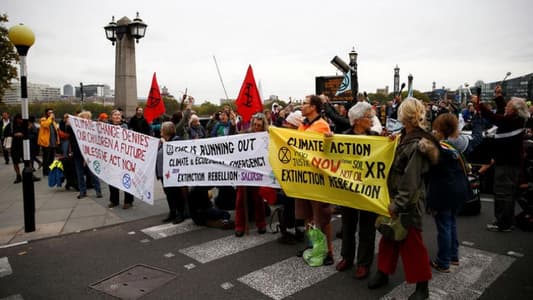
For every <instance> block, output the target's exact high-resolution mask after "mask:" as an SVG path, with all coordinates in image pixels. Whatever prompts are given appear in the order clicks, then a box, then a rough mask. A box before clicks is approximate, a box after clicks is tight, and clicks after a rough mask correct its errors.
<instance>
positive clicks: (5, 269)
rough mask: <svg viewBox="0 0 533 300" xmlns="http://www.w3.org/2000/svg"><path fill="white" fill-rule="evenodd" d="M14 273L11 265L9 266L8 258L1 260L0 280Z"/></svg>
mask: <svg viewBox="0 0 533 300" xmlns="http://www.w3.org/2000/svg"><path fill="white" fill-rule="evenodd" d="M12 273H13V270H12V269H11V265H10V264H9V260H8V259H7V257H2V258H0V278H1V277H5V276H8V275H11V274H12Z"/></svg>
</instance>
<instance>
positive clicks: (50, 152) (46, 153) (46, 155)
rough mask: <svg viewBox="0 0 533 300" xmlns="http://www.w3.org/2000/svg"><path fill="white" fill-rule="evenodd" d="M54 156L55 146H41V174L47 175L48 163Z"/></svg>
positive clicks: (50, 162)
mask: <svg viewBox="0 0 533 300" xmlns="http://www.w3.org/2000/svg"><path fill="white" fill-rule="evenodd" d="M55 157H56V148H55V147H43V175H44V176H47V175H48V173H50V165H51V164H52V163H53V162H54V159H55Z"/></svg>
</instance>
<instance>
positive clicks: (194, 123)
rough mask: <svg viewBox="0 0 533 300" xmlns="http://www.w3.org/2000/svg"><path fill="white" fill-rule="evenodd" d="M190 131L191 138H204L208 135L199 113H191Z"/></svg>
mask: <svg viewBox="0 0 533 300" xmlns="http://www.w3.org/2000/svg"><path fill="white" fill-rule="evenodd" d="M188 132H189V139H191V140H195V139H203V138H205V137H207V133H206V131H205V129H204V127H203V126H202V124H200V118H199V117H198V115H196V114H193V115H191V120H190V121H189V129H188Z"/></svg>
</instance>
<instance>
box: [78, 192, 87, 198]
mask: <svg viewBox="0 0 533 300" xmlns="http://www.w3.org/2000/svg"><path fill="white" fill-rule="evenodd" d="M85 197H87V194H85V193H83V194H79V195H78V197H76V198H78V199H81V198H85Z"/></svg>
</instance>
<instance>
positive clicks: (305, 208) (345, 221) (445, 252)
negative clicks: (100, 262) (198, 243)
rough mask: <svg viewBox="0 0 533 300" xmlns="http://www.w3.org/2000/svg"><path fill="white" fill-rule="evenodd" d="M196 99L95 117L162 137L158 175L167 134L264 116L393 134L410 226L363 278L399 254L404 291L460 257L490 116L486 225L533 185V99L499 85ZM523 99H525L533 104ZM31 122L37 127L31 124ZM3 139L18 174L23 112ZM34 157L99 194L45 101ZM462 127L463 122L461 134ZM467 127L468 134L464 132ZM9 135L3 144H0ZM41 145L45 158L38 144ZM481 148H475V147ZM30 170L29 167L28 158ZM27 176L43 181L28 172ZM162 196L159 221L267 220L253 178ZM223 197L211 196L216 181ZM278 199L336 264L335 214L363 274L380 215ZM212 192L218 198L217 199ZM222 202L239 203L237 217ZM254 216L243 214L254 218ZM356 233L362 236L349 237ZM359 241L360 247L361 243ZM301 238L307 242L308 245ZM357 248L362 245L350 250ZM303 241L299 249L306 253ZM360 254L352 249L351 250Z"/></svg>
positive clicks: (32, 130)
mask: <svg viewBox="0 0 533 300" xmlns="http://www.w3.org/2000/svg"><path fill="white" fill-rule="evenodd" d="M192 104H193V99H192V98H191V99H190V101H188V102H187V103H186V105H185V106H184V107H183V110H182V111H178V112H174V113H173V114H172V117H169V118H164V117H160V118H156V119H155V120H154V121H153V122H151V123H149V122H147V120H146V119H145V118H144V116H143V108H142V107H137V109H136V113H135V115H134V116H131V118H130V119H129V120H128V121H127V122H126V118H125V116H123V114H122V112H121V111H120V110H113V112H112V113H111V116H110V119H109V120H108V115H107V114H105V113H102V114H100V115H99V116H98V118H97V120H98V121H101V122H109V123H111V124H114V125H117V126H122V127H123V128H128V129H131V130H134V131H137V132H140V133H143V134H147V135H152V136H155V137H157V138H160V139H161V143H160V147H159V152H158V156H157V163H156V178H157V179H159V180H161V181H162V178H163V174H162V159H163V148H162V143H164V142H168V141H176V140H187V139H203V138H209V137H223V136H228V135H233V134H239V133H249V132H252V133H253V132H259V131H268V130H269V126H276V127H285V128H291V129H295V130H299V131H312V132H318V133H321V134H324V135H325V136H326V137H331V136H333V135H334V134H349V135H355V136H357V135H382V136H390V138H391V139H394V138H399V141H398V142H399V143H398V147H397V149H396V153H395V156H394V161H393V165H392V167H391V171H390V173H389V175H388V181H387V184H388V189H389V194H390V195H389V196H390V206H389V213H390V215H391V217H392V218H393V219H394V218H401V221H402V224H403V226H404V227H405V231H406V235H405V237H404V239H403V240H402V241H400V242H399V241H394V240H389V239H387V238H386V237H385V236H382V238H381V240H380V242H379V249H378V255H377V272H376V273H375V274H374V275H373V276H372V277H371V278H370V280H369V282H368V287H369V288H371V289H374V288H379V287H381V286H383V285H385V284H387V282H388V276H389V275H390V274H392V273H394V271H395V269H396V266H397V260H398V256H401V257H402V261H403V265H404V273H405V279H406V281H407V282H408V283H416V290H415V292H414V293H413V294H412V295H411V297H410V298H409V299H426V298H428V295H429V291H428V282H429V280H431V268H433V269H435V270H437V271H439V272H445V273H448V272H450V270H451V266H454V265H459V264H460V259H459V258H460V256H459V253H458V237H457V224H456V215H457V213H458V211H459V209H460V207H461V201H462V199H466V198H468V197H471V195H470V194H469V187H468V185H469V182H468V181H465V180H463V179H464V178H468V177H467V175H468V173H470V172H472V170H471V169H470V168H469V163H468V162H469V160H470V158H471V157H472V154H473V153H476V149H477V148H479V147H478V146H480V145H481V144H482V143H483V140H484V137H483V136H489V135H490V133H489V132H490V130H489V129H490V128H491V126H497V129H495V132H494V133H493V137H492V139H491V143H490V148H491V150H492V151H490V152H489V153H485V154H486V155H487V157H488V159H487V160H486V161H484V162H483V165H482V166H481V169H480V171H479V172H486V170H488V169H493V173H494V186H493V193H494V198H495V205H494V217H495V221H494V222H493V223H490V224H487V230H490V231H495V232H510V231H512V230H513V228H514V227H513V226H514V224H513V218H514V211H515V203H516V202H517V201H518V200H519V197H520V193H521V192H523V190H524V189H526V188H527V187H528V182H531V178H527V176H526V175H525V171H524V170H525V167H526V164H527V159H529V160H532V159H533V158H532V157H526V156H525V155H524V153H525V149H524V140H528V139H529V140H532V139H533V120H532V117H531V114H530V113H531V112H532V111H533V106H532V105H531V103H530V102H526V101H525V100H524V99H521V98H515V97H512V98H511V99H508V100H506V99H505V98H504V97H503V95H502V94H501V87H499V86H498V87H496V89H495V98H494V101H493V103H492V104H493V106H491V104H489V103H481V102H480V101H479V99H478V97H477V96H472V98H471V99H470V101H468V102H466V103H463V104H462V105H461V104H456V103H453V102H451V101H447V100H441V101H439V102H437V103H423V102H422V101H419V100H417V99H415V98H412V97H411V98H407V99H401V97H400V96H396V97H394V99H393V100H392V101H390V102H389V103H386V104H378V103H373V104H371V101H370V100H369V99H368V97H363V96H361V97H359V101H358V102H357V103H355V104H354V105H352V106H351V107H348V106H346V105H344V104H333V103H331V102H330V100H329V99H328V97H326V96H324V95H320V96H316V95H310V96H307V97H305V100H303V102H302V103H301V104H300V105H295V104H292V103H289V105H287V106H286V107H282V106H281V105H280V104H278V103H273V104H272V107H271V109H265V110H264V111H258V112H257V113H256V114H254V115H253V116H252V118H251V120H250V121H249V122H246V123H245V122H243V121H240V120H241V119H240V116H238V115H237V114H236V113H235V112H234V111H233V110H232V109H231V108H230V107H229V106H225V107H224V108H223V109H222V110H220V111H218V112H216V113H214V114H213V115H212V116H211V118H210V120H209V122H208V123H207V124H205V126H203V125H202V124H201V123H200V118H199V116H198V115H197V114H196V113H195V112H194V111H193V110H192ZM528 106H529V107H528ZM77 116H78V117H81V118H85V119H92V114H91V112H88V111H81V112H78V113H77ZM395 120H396V121H399V123H400V124H401V126H400V127H399V128H396V129H397V132H392V131H395V130H391V128H389V126H388V124H389V122H392V121H395ZM37 124H38V126H36V125H37ZM1 125H2V128H1V135H0V137H1V141H2V143H1V144H2V150H3V157H4V160H5V163H6V164H9V163H10V159H11V161H12V163H13V168H14V171H15V175H16V178H15V181H14V183H15V184H16V183H19V182H21V181H22V177H21V172H20V167H19V164H20V163H22V153H23V146H22V140H23V138H24V134H23V133H24V132H26V130H25V129H24V128H23V120H22V117H21V115H20V114H17V115H15V116H14V117H13V119H11V118H10V116H9V114H8V113H7V112H3V113H2V124H1ZM28 129H29V130H28V131H27V132H28V135H29V136H28V138H29V139H30V149H31V165H32V167H34V165H35V164H34V163H37V169H42V175H43V176H48V175H49V174H50V172H51V171H50V166H51V165H52V163H53V162H54V160H56V159H61V160H63V162H64V164H65V169H67V165H68V164H69V163H71V165H72V169H73V170H74V173H73V174H74V176H73V178H74V179H75V183H70V184H69V183H68V182H67V185H66V188H69V185H70V187H73V188H75V189H77V190H78V191H79V195H78V196H77V197H78V199H81V198H84V197H87V189H88V188H89V187H92V188H94V189H95V192H96V197H98V198H100V197H102V191H101V187H100V182H99V179H98V177H96V176H95V175H94V174H92V172H91V171H90V170H89V169H88V168H87V166H86V163H85V160H84V159H83V156H82V154H81V152H80V149H79V146H78V143H77V141H76V138H75V136H74V132H73V131H72V128H71V127H70V125H69V120H68V115H65V116H64V117H63V119H62V120H59V121H58V120H57V119H56V117H55V114H54V111H53V110H52V109H46V110H45V111H44V112H43V115H42V117H41V118H40V119H39V121H38V122H37V123H35V119H33V120H32V121H31V122H29V125H28ZM461 131H465V132H466V131H468V132H469V134H468V135H467V134H464V133H462V132H461ZM470 132H471V133H470ZM8 139H9V140H10V141H9V143H7V142H5V141H6V140H8ZM39 152H41V153H42V161H40V160H39V159H38V153H39ZM478 152H479V151H478ZM34 169H35V168H34ZM33 178H34V180H36V181H37V180H39V179H40V178H39V177H37V176H35V175H34V176H33ZM163 190H164V192H165V195H166V200H167V202H168V207H169V214H168V216H167V217H166V218H165V219H164V220H163V222H165V223H166V222H172V223H174V224H178V223H181V222H182V221H183V220H184V219H186V218H187V217H191V218H192V219H193V221H194V222H195V223H196V224H198V225H207V226H212V227H219V228H224V229H231V228H232V229H234V230H235V236H237V237H243V236H244V234H245V233H246V232H248V226H249V221H251V220H254V221H255V226H256V229H257V232H258V234H264V233H265V232H266V228H267V222H266V215H267V214H268V211H269V210H268V205H267V203H265V200H264V199H263V198H264V197H263V195H262V193H261V188H258V187H244V186H239V187H236V188H234V187H231V186H220V187H218V188H217V189H212V187H163ZM215 190H216V191H217V192H218V196H217V197H215V196H214V191H215ZM109 194H110V196H109V207H110V208H113V207H116V206H118V205H119V190H118V189H117V188H115V187H113V186H111V185H109ZM124 194H125V196H124V204H123V206H122V207H123V208H124V209H128V208H131V207H132V205H133V201H134V197H133V195H131V194H129V193H124ZM275 195H276V196H277V197H276V198H277V204H279V205H281V206H282V207H283V210H282V213H281V214H280V217H279V221H280V224H279V225H280V231H281V236H280V238H279V239H278V241H279V242H280V243H284V244H295V243H299V242H304V232H305V231H306V230H307V228H306V226H308V224H313V225H314V226H316V227H317V228H318V229H320V230H321V231H322V232H323V233H324V234H325V236H326V240H327V255H326V256H325V258H324V261H323V264H324V265H331V264H334V260H333V244H332V240H333V237H334V236H333V230H332V226H331V216H332V214H333V213H335V212H337V213H338V212H340V214H341V215H342V229H341V232H340V233H339V235H338V236H339V237H342V250H341V257H342V259H341V260H340V261H339V262H338V263H337V265H336V269H337V270H338V271H340V272H342V271H345V270H349V269H351V268H352V266H354V265H355V278H356V279H364V278H367V277H369V276H370V269H371V266H372V262H373V260H374V244H375V238H376V229H375V222H376V218H377V215H376V214H375V213H372V212H368V211H364V210H359V209H354V208H348V207H334V206H333V205H330V204H327V203H322V202H317V201H313V200H311V199H293V198H291V197H288V196H287V195H285V194H284V192H283V191H282V190H278V191H276V192H275ZM215 198H216V199H215ZM228 210H235V222H233V221H231V220H230V219H231V217H230V216H231V215H230V213H229V212H228ZM426 212H429V213H431V214H432V216H433V218H434V220H435V226H436V228H437V236H436V239H437V244H438V252H437V253H435V255H434V256H435V258H434V259H431V258H430V254H429V253H428V250H427V249H426V246H425V243H424V240H423V238H422V234H421V232H422V221H421V220H422V215H423V214H424V213H426ZM249 215H250V218H249ZM356 235H357V236H358V238H356ZM356 244H357V245H356ZM309 247H310V245H309V244H305V245H304V247H303V248H304V250H305V249H306V248H309ZM356 249H357V250H356ZM302 253H303V250H302V251H299V253H298V255H301V254H302ZM356 253H357V256H356Z"/></svg>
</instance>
